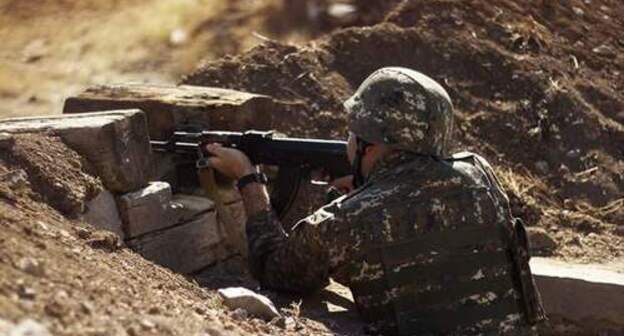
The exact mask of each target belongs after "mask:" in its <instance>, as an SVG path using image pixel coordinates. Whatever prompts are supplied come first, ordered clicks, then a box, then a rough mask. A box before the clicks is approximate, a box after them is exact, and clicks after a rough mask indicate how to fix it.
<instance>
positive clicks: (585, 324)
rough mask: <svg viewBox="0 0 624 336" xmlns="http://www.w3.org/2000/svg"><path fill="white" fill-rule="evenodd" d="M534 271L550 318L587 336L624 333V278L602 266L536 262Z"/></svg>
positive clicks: (533, 266) (534, 259)
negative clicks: (609, 332)
mask: <svg viewBox="0 0 624 336" xmlns="http://www.w3.org/2000/svg"><path fill="white" fill-rule="evenodd" d="M531 270H532V271H533V275H534V276H535V281H536V284H537V287H538V288H539V290H540V293H541V295H542V301H543V303H544V308H545V309H546V313H547V314H548V316H549V318H550V319H551V320H552V321H553V322H555V323H557V322H567V323H572V324H574V325H576V326H579V327H580V328H582V329H583V330H584V332H586V333H587V334H594V335H598V334H601V333H603V332H606V331H617V332H624V274H623V273H618V272H616V271H614V270H610V269H604V268H603V267H602V266H599V265H580V264H572V263H567V262H563V261H557V260H552V259H547V258H532V259H531Z"/></svg>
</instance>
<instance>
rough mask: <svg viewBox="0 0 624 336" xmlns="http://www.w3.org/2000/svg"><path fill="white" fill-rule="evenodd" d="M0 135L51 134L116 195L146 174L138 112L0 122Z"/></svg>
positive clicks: (147, 156)
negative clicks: (83, 160)
mask: <svg viewBox="0 0 624 336" xmlns="http://www.w3.org/2000/svg"><path fill="white" fill-rule="evenodd" d="M0 132H7V133H39V132H40V133H48V132H49V133H52V134H56V135H59V136H60V137H61V138H62V139H63V142H64V143H65V144H67V146H69V147H71V148H72V149H73V150H75V151H76V152H78V153H79V154H80V155H82V156H84V157H86V158H87V159H88V161H89V162H90V163H91V164H92V165H93V167H94V168H95V170H96V173H97V175H98V176H99V177H100V178H101V179H102V182H103V184H104V186H105V187H106V188H107V189H108V190H110V191H112V192H117V193H124V192H128V191H132V190H136V189H139V188H141V187H143V186H145V185H146V184H147V180H148V175H149V174H150V170H151V165H150V154H149V153H150V145H149V137H148V134H147V124H146V119H145V114H144V113H142V112H141V111H140V110H136V109H135V110H124V111H109V112H101V113H87V114H74V115H61V116H41V117H29V118H13V119H4V120H0Z"/></svg>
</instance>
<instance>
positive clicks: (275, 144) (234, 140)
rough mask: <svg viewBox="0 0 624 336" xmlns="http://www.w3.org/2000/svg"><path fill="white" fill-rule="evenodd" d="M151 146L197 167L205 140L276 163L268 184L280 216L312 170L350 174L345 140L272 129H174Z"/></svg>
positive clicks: (203, 155)
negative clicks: (282, 133)
mask: <svg viewBox="0 0 624 336" xmlns="http://www.w3.org/2000/svg"><path fill="white" fill-rule="evenodd" d="M150 143H151V145H152V150H154V151H157V152H168V153H175V154H177V155H182V156H185V157H187V158H190V159H193V160H195V162H196V167H197V168H204V167H206V166H207V158H208V157H209V156H210V153H208V152H207V151H206V150H205V145H206V144H209V143H220V144H221V145H222V146H224V147H231V148H236V149H239V150H241V151H242V152H244V153H245V154H247V156H248V157H249V159H250V160H251V162H252V163H253V164H255V165H258V164H263V165H271V166H277V167H279V171H278V174H277V178H276V179H275V181H273V182H272V183H271V184H272V188H271V203H272V204H273V208H274V209H275V211H276V212H277V214H278V215H279V216H280V217H282V216H284V214H285V213H286V212H288V210H289V209H290V207H291V206H292V203H293V201H294V200H295V199H296V197H297V194H298V192H299V188H300V186H301V183H302V182H303V181H310V180H311V173H312V172H313V171H321V172H322V173H323V175H324V176H328V177H329V178H330V179H335V178H337V177H342V176H346V175H349V174H350V170H351V168H350V165H349V162H348V159H347V144H346V142H345V141H334V140H321V139H300V138H286V137H278V136H276V135H275V133H274V132H270V131H269V132H262V131H246V132H244V133H239V132H225V131H204V130H201V131H196V132H195V131H176V132H174V133H173V136H172V137H171V138H169V139H167V140H165V141H156V140H154V141H150Z"/></svg>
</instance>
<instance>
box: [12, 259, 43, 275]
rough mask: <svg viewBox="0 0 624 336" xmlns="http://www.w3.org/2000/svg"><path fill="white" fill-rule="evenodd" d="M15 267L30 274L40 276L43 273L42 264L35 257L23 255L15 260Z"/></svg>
mask: <svg viewBox="0 0 624 336" xmlns="http://www.w3.org/2000/svg"><path fill="white" fill-rule="evenodd" d="M16 266H17V268H18V269H20V270H22V271H24V272H25V273H28V274H30V275H32V276H36V277H41V276H44V275H45V268H44V267H43V264H42V263H41V262H40V261H38V260H37V259H35V258H30V257H24V258H21V259H20V260H19V261H18V262H17V265H16Z"/></svg>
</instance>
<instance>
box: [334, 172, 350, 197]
mask: <svg viewBox="0 0 624 336" xmlns="http://www.w3.org/2000/svg"><path fill="white" fill-rule="evenodd" d="M329 184H331V185H332V186H333V187H334V188H336V189H338V190H340V191H341V192H342V193H344V194H348V193H350V192H351V190H353V175H347V176H343V177H339V178H337V179H335V180H333V181H331V182H330V183H329Z"/></svg>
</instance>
